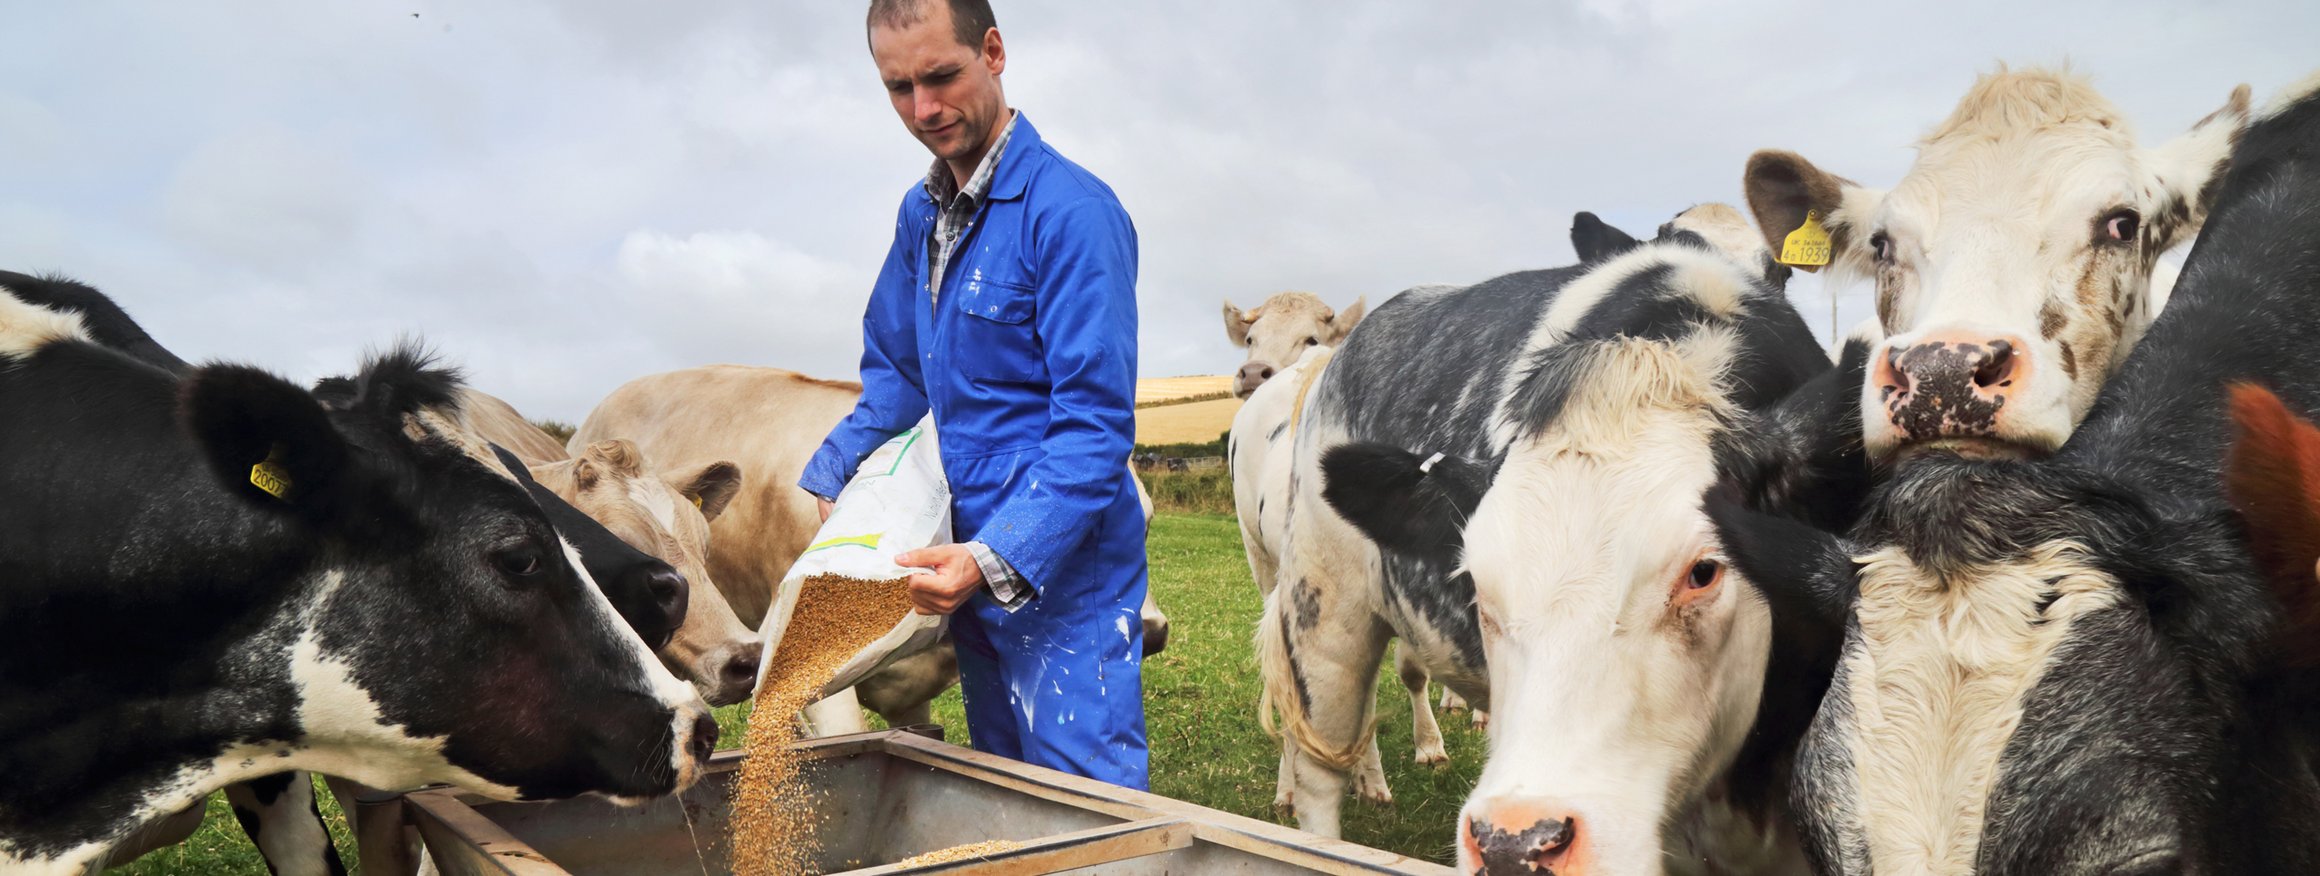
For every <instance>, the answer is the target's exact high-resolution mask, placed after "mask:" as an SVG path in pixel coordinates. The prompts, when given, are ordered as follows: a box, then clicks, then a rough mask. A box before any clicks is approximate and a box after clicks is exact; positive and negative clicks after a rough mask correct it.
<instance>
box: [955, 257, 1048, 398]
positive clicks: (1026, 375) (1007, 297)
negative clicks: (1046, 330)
mask: <svg viewBox="0 0 2320 876" xmlns="http://www.w3.org/2000/svg"><path fill="white" fill-rule="evenodd" d="M968 270H970V271H975V273H970V274H968V275H967V276H964V277H960V278H959V279H960V280H961V281H962V282H960V284H959V291H958V292H957V293H956V294H954V295H952V296H951V304H952V306H954V307H957V308H958V309H959V313H960V315H961V316H963V317H965V318H963V319H960V320H958V321H957V322H956V323H955V324H954V325H953V329H954V331H955V334H954V335H953V336H952V337H951V362H952V367H955V368H957V369H958V371H959V373H961V374H964V375H966V376H968V377H972V378H976V379H979V380H993V381H1000V382H1007V383H1032V382H1038V381H1039V380H1040V379H1041V375H1042V374H1043V373H1044V372H1045V371H1046V362H1045V361H1044V360H1043V359H1042V357H1041V356H1040V351H1039V339H1038V336H1037V333H1036V332H1035V331H1034V327H1033V325H1032V321H1031V316H1032V311H1033V309H1034V308H1035V306H1036V305H1037V303H1038V297H1037V295H1036V293H1034V292H1033V291H1032V289H1031V283H1030V282H1029V279H1028V278H1022V277H1012V276H1010V277H1001V276H996V275H992V274H989V273H986V272H983V271H981V270H979V269H976V268H969V269H968Z"/></svg>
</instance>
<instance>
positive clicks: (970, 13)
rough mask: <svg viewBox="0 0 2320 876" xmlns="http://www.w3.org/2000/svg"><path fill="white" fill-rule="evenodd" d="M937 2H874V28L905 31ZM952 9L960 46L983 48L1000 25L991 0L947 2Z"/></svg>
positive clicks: (953, 23)
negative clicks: (985, 36)
mask: <svg viewBox="0 0 2320 876" xmlns="http://www.w3.org/2000/svg"><path fill="white" fill-rule="evenodd" d="M933 2H935V0H870V22H869V26H870V27H892V28H904V27H909V26H911V25H913V24H917V23H918V20H919V19H920V18H923V17H925V15H926V7H927V6H928V5H929V4H931V3H933ZM945 2H947V3H948V4H949V5H950V7H951V36H953V37H956V38H957V39H958V41H959V45H962V46H971V47H973V48H977V49H980V48H982V47H983V34H984V33H986V32H988V31H990V29H991V28H994V27H998V26H999V19H998V17H997V16H994V15H992V14H991V2H990V0H945Z"/></svg>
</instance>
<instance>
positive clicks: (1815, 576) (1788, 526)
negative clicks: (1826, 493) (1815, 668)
mask: <svg viewBox="0 0 2320 876" xmlns="http://www.w3.org/2000/svg"><path fill="white" fill-rule="evenodd" d="M1704 505H1705V506H1706V509H1707V512H1708V519H1709V520H1710V521H1712V522H1713V523H1714V524H1715V527H1716V541H1717V543H1718V544H1719V545H1722V547H1723V551H1724V557H1725V559H1727V560H1729V561H1730V562H1731V563H1732V566H1733V568H1735V569H1738V570H1739V572H1740V574H1741V575H1742V576H1744V577H1746V578H1747V579H1748V581H1749V583H1751V584H1754V585H1756V589H1757V591H1758V592H1761V593H1763V594H1764V599H1765V601H1766V602H1769V603H1771V605H1772V611H1773V614H1774V615H1775V616H1776V617H1779V618H1781V619H1783V620H1794V621H1801V622H1804V623H1807V624H1809V625H1811V626H1812V627H1813V628H1816V629H1818V630H1819V631H1821V633H1823V634H1824V635H1826V634H1841V633H1842V631H1843V630H1844V627H1845V619H1846V615H1847V614H1848V613H1849V612H1851V610H1852V604H1853V593H1854V590H1855V589H1856V587H1857V583H1856V578H1855V575H1856V573H1857V572H1858V569H1859V567H1858V566H1857V565H1856V564H1855V563H1854V562H1853V549H1852V547H1851V546H1850V545H1848V544H1847V543H1846V542H1845V540H1844V539H1843V538H1842V537H1840V536H1838V535H1836V534H1835V533H1831V532H1826V531H1823V530H1820V529H1817V528H1814V527H1812V526H1810V525H1808V524H1805V523H1801V522H1798V521H1795V520H1791V519H1789V518H1786V517H1777V516H1774V515H1770V514H1765V513H1761V512H1758V511H1755V510H1752V509H1750V508H1748V507H1747V506H1746V505H1745V504H1744V503H1743V502H1742V501H1741V499H1740V497H1739V496H1738V494H1737V491H1735V490H1731V489H1727V488H1713V489H1710V490H1709V491H1708V494H1707V496H1706V497H1705V499H1704ZM1832 641H1833V640H1832Z"/></svg>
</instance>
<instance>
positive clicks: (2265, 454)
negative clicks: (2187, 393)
mask: <svg viewBox="0 0 2320 876" xmlns="http://www.w3.org/2000/svg"><path fill="white" fill-rule="evenodd" d="M2231 418H2232V422H2233V423H2234V424H2236V425H2237V427H2238V436H2237V440H2235V441H2234V442H2233V444H2232V448H2231V461H2230V465H2229V468H2228V469H2227V471H2226V473H2225V480H2224V483H2225V486H2226V488H2227V490H2228V491H2229V492H2230V494H2231V500H2232V505H2233V506H2234V507H2236V508H2237V509H2239V512H2240V516H2241V517H2242V518H2243V519H2244V520H2246V522H2247V533H2248V549H2249V554H2250V555H2251V556H2252V557H2253V559H2254V560H2255V561H2256V565H2257V567H2258V568H2260V569H2261V570H2263V573H2264V576H2265V577H2266V578H2267V579H2268V580H2269V582H2270V584H2271V587H2272V593H2273V595H2274V596H2275V597H2277V598H2278V599H2279V602H2280V607H2281V616H2282V617H2283V618H2284V620H2285V621H2286V624H2287V626H2286V628H2285V629H2284V630H2282V638H2281V653H2282V654H2284V655H2285V656H2286V657H2287V658H2288V660H2289V662H2290V663H2291V664H2292V665H2294V666H2295V667H2297V668H2301V669H2312V668H2320V429H2315V428H2313V426H2312V424H2311V423H2309V422H2307V421H2305V420H2304V419H2303V418H2302V417H2298V416H2296V415H2295V414H2294V413H2292V412H2290V411H2289V410H2288V407H2287V405H2284V404H2282V403H2281V402H2280V398H2279V396H2276V395H2273V394H2272V393H2271V392H2270V391H2269V390H2266V389H2264V388H2262V387H2259V386H2254V385H2250V384H2244V383H2243V384H2238V385H2235V386H2233V387H2232V388H2231Z"/></svg>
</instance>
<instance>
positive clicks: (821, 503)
mask: <svg viewBox="0 0 2320 876" xmlns="http://www.w3.org/2000/svg"><path fill="white" fill-rule="evenodd" d="M814 507H816V508H819V509H821V512H822V522H823V523H828V522H830V512H831V511H832V510H834V509H836V508H837V507H838V503H836V502H832V501H830V500H828V499H824V498H822V497H820V496H815V497H814Z"/></svg>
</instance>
